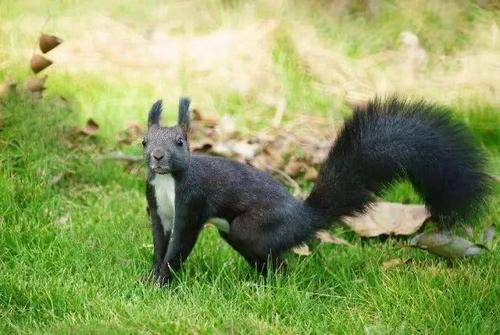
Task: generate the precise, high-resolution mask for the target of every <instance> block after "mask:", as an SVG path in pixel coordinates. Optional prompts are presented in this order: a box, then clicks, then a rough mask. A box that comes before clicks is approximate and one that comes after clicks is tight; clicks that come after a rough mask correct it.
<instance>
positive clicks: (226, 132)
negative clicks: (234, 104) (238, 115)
mask: <svg viewBox="0 0 500 335" xmlns="http://www.w3.org/2000/svg"><path fill="white" fill-rule="evenodd" d="M215 130H216V132H217V134H218V135H219V136H220V137H222V138H228V137H230V136H232V135H233V134H234V133H235V132H236V123H235V122H234V118H233V117H232V116H230V115H227V114H226V115H224V116H223V117H222V118H221V119H220V121H219V123H218V124H217V126H216V127H215Z"/></svg>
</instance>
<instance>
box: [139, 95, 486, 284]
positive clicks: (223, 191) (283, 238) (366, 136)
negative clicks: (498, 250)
mask: <svg viewBox="0 0 500 335" xmlns="http://www.w3.org/2000/svg"><path fill="white" fill-rule="evenodd" d="M189 105H190V99H189V98H181V99H180V101H179V111H178V121H177V125H175V126H173V127H162V126H160V114H161V112H162V102H161V100H159V101H157V102H155V103H154V104H153V106H152V107H151V110H150V112H149V116H148V130H147V134H146V136H145V137H144V140H143V143H142V144H143V146H144V159H145V161H146V164H147V170H148V173H147V181H146V198H147V202H148V206H149V213H150V219H151V225H152V231H153V241H154V262H153V269H152V272H151V274H152V276H153V277H152V278H154V279H155V280H157V281H159V283H160V284H166V283H168V282H170V280H171V279H172V277H173V274H174V273H175V272H176V271H177V270H178V269H179V268H180V266H181V264H182V263H183V262H184V261H185V260H186V258H187V257H188V256H189V254H190V252H191V250H192V249H193V246H194V245H195V243H196V240H197V237H198V235H199V233H200V231H201V229H202V227H203V226H204V224H205V223H206V222H207V221H208V220H211V219H215V220H212V222H215V224H216V225H217V228H218V230H219V234H220V235H221V237H222V238H223V239H224V240H225V241H227V243H229V245H231V247H232V248H234V249H235V250H236V251H238V252H239V253H240V254H241V255H242V256H243V257H244V258H245V260H246V261H247V262H248V263H249V264H250V265H251V266H252V267H253V268H255V269H256V270H257V271H259V272H260V273H262V274H264V275H265V274H266V271H268V269H273V270H277V269H280V268H281V267H283V266H284V261H283V258H282V255H283V253H284V252H285V251H287V250H289V249H290V248H292V247H294V246H297V245H300V244H301V243H303V242H304V241H307V240H308V239H310V238H312V237H313V235H314V233H315V232H316V231H318V230H320V229H327V228H329V227H331V226H332V224H333V223H335V222H336V221H338V220H339V219H341V218H342V217H346V216H353V215H358V214H360V213H363V212H364V211H365V210H366V209H367V207H369V206H370V204H372V203H373V202H374V200H375V196H376V195H379V194H380V193H381V191H383V190H384V189H385V188H386V187H387V186H389V185H391V184H392V183H394V182H396V181H399V180H402V179H407V180H409V181H410V182H411V183H412V185H413V187H414V189H415V190H416V192H417V193H418V194H419V195H420V196H421V197H422V198H423V200H424V202H425V205H426V207H427V209H428V210H429V212H430V214H431V217H432V219H433V221H434V222H435V223H436V224H437V225H438V227H440V228H442V229H449V228H450V227H451V226H452V225H453V224H455V223H459V222H464V221H465V220H467V219H468V218H470V216H471V215H472V213H474V212H475V210H476V208H477V207H479V206H480V205H481V204H482V203H483V202H484V200H485V197H486V194H487V192H488V189H489V176H488V175H487V174H486V173H485V172H484V168H485V157H484V154H483V152H482V151H481V150H480V149H479V147H477V146H476V145H475V144H474V141H473V138H472V136H471V134H470V133H469V132H468V130H467V129H466V127H465V125H464V124H462V123H460V122H457V121H456V120H455V119H453V118H452V116H451V113H450V111H449V110H448V109H447V108H445V107H440V106H438V105H435V104H432V103H428V102H425V101H413V102H412V101H409V100H405V99H402V98H398V97H388V98H385V99H381V98H375V99H373V100H371V101H370V102H368V104H366V105H364V106H358V107H356V108H355V109H354V111H353V114H352V116H351V117H349V118H348V119H347V120H346V121H345V123H344V125H343V127H342V128H341V130H340V132H339V134H338V136H337V138H336V140H335V142H334V144H333V145H332V147H331V149H330V151H329V153H328V156H327V158H326V160H325V162H324V163H323V165H322V166H321V168H320V171H319V175H318V178H317V181H316V183H315V185H314V187H313V189H312V191H311V193H310V194H309V196H308V197H307V198H306V199H305V200H301V199H296V198H294V197H293V196H291V195H290V194H289V192H288V191H287V190H286V189H285V188H284V187H283V186H282V185H281V184H280V183H278V182H277V181H276V180H275V179H274V178H273V177H272V176H270V175H269V174H267V173H265V172H263V171H260V170H258V169H256V168H254V167H252V166H249V165H245V164H242V163H239V162H236V161H232V160H229V159H225V158H222V157H213V156H206V155H195V154H191V153H190V149H189V139H188V133H189V126H190V117H189Z"/></svg>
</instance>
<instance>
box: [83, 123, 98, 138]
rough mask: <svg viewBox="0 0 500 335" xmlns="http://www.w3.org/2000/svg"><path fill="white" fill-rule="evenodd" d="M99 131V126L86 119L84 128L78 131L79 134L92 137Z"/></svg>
mask: <svg viewBox="0 0 500 335" xmlns="http://www.w3.org/2000/svg"><path fill="white" fill-rule="evenodd" d="M98 130H99V124H98V123H97V122H95V121H94V120H93V119H88V120H87V123H86V124H85V127H84V128H83V129H80V130H79V132H80V133H81V134H84V135H88V136H92V135H95V133H97V131H98Z"/></svg>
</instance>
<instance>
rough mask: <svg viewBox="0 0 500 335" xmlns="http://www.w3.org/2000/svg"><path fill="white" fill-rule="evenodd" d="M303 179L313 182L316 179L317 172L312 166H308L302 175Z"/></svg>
mask: <svg viewBox="0 0 500 335" xmlns="http://www.w3.org/2000/svg"><path fill="white" fill-rule="evenodd" d="M304 179H305V180H307V181H315V180H316V179H318V170H316V169H315V168H314V166H308V167H307V168H306V173H305V174H304Z"/></svg>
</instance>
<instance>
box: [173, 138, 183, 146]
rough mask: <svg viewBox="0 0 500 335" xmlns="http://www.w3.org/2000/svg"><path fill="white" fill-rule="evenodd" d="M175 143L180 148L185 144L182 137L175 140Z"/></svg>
mask: <svg viewBox="0 0 500 335" xmlns="http://www.w3.org/2000/svg"><path fill="white" fill-rule="evenodd" d="M175 142H176V143H177V145H178V146H181V145H183V144H184V140H183V139H182V137H180V136H178V137H177V138H176V139H175Z"/></svg>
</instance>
